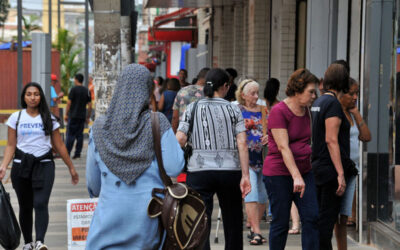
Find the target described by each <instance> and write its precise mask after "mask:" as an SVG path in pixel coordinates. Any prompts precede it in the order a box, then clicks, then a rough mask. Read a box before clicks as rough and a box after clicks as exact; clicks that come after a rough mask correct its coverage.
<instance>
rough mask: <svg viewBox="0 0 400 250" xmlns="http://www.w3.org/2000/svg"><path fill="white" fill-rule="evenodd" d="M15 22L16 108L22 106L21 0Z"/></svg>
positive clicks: (18, 2) (19, 0) (18, 3)
mask: <svg viewBox="0 0 400 250" xmlns="http://www.w3.org/2000/svg"><path fill="white" fill-rule="evenodd" d="M17 15H18V17H17V19H18V20H17V22H18V48H17V57H18V73H17V74H18V75H17V100H18V108H22V106H21V98H20V96H21V92H22V0H18V1H17Z"/></svg>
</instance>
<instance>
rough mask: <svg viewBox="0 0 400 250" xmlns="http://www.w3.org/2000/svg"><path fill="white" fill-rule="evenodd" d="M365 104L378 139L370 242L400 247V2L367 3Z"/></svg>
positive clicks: (371, 155)
mask: <svg viewBox="0 0 400 250" xmlns="http://www.w3.org/2000/svg"><path fill="white" fill-rule="evenodd" d="M364 4H365V5H364V6H363V8H364V13H365V18H364V20H365V25H364V28H363V34H364V38H363V41H362V43H361V48H360V49H361V50H362V51H365V55H362V57H361V69H360V71H361V85H362V87H361V93H360V95H361V96H362V103H361V106H362V108H363V111H364V119H365V120H366V121H367V122H368V126H369V128H370V130H371V132H372V135H373V140H372V141H371V142H369V143H368V144H367V145H363V147H362V150H361V151H362V152H361V155H362V157H363V163H364V164H363V174H362V176H361V177H362V183H361V184H362V185H363V188H362V190H361V191H360V194H361V195H362V197H363V203H362V205H363V206H362V208H363V209H362V210H361V212H365V214H363V213H361V214H362V221H363V225H365V226H366V228H365V230H364V235H366V236H367V239H364V240H363V241H365V240H367V241H368V242H369V243H372V244H375V245H378V246H380V247H386V248H388V249H398V248H399V247H400V116H399V113H400V95H399V94H400V74H399V72H400V65H399V62H400V61H399V54H398V48H399V47H400V40H399V37H400V33H399V24H400V1H399V0H393V1H364Z"/></svg>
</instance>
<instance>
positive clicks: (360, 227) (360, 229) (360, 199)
mask: <svg viewBox="0 0 400 250" xmlns="http://www.w3.org/2000/svg"><path fill="white" fill-rule="evenodd" d="M361 4H362V7H361V11H362V13H361V15H362V21H361V48H360V50H361V53H360V91H361V94H360V112H361V116H363V114H364V95H365V91H364V81H365V72H364V70H365V65H364V63H365V27H366V26H365V21H366V18H365V15H366V1H362V3H361ZM359 154H360V160H359V164H360V165H359V168H360V174H359V176H358V242H359V243H363V230H364V226H363V224H364V218H363V217H364V214H363V179H364V178H363V176H364V171H363V165H364V154H363V147H362V143H361V144H360V152H359Z"/></svg>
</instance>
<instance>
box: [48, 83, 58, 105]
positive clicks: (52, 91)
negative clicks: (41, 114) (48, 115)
mask: <svg viewBox="0 0 400 250" xmlns="http://www.w3.org/2000/svg"><path fill="white" fill-rule="evenodd" d="M57 97H58V95H57V92H56V90H55V88H54V87H53V86H50V107H56V106H57V103H56V102H54V101H53V98H57Z"/></svg>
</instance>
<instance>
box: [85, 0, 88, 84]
mask: <svg viewBox="0 0 400 250" xmlns="http://www.w3.org/2000/svg"><path fill="white" fill-rule="evenodd" d="M88 85H89V0H85V86H86V87H88Z"/></svg>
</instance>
